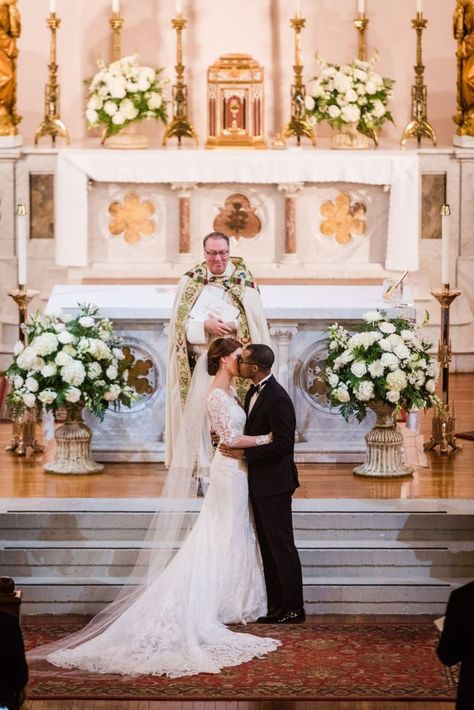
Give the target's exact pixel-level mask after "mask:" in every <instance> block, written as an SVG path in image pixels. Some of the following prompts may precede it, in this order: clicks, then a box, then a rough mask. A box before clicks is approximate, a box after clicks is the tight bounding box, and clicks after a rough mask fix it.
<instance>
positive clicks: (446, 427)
mask: <svg viewBox="0 0 474 710" xmlns="http://www.w3.org/2000/svg"><path fill="white" fill-rule="evenodd" d="M431 293H432V295H433V296H434V297H435V298H436V300H437V301H438V302H439V304H440V305H441V334H440V340H439V345H438V360H439V364H440V366H441V394H442V397H441V398H442V400H443V405H444V407H443V411H441V412H436V413H435V415H434V416H433V421H432V428H431V438H430V440H429V442H428V443H427V444H425V449H434V448H435V446H439V452H440V454H449V453H451V452H450V451H449V447H451V450H452V451H459V450H460V449H462V446H460V445H459V444H457V443H456V435H455V432H454V426H455V421H456V420H455V417H454V413H453V414H450V412H449V363H450V362H451V359H452V350H451V340H450V336H449V311H450V308H451V303H452V302H453V301H454V299H455V298H457V297H458V296H459V294H460V293H461V291H454V290H453V291H451V289H450V288H449V284H444V288H443V290H442V291H441V290H439V291H432V292H431Z"/></svg>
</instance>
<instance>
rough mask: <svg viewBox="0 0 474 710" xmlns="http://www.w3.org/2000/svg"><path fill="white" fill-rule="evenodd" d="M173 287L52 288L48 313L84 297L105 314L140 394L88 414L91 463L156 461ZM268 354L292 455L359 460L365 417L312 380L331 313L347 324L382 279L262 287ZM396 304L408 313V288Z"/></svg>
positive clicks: (372, 303)
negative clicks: (292, 433)
mask: <svg viewBox="0 0 474 710" xmlns="http://www.w3.org/2000/svg"><path fill="white" fill-rule="evenodd" d="M175 290H176V286H175V285H159V286H153V285H142V286H130V285H123V286H122V285H114V286H112V285H78V286H74V285H67V286H55V287H54V289H53V291H52V294H51V296H50V298H49V301H48V304H47V312H50V313H53V312H69V313H73V312H75V311H77V307H78V304H79V303H93V304H95V305H97V306H98V307H99V309H100V315H101V316H104V317H107V318H110V319H111V320H112V321H113V322H114V324H115V327H116V330H117V332H118V334H119V335H120V336H121V337H122V338H123V347H124V349H125V352H126V355H127V357H130V362H131V364H130V368H129V373H130V374H129V377H130V381H131V384H134V385H135V386H136V387H137V389H138V390H139V391H140V392H141V393H142V395H141V397H140V399H139V400H138V401H137V402H135V403H134V405H133V406H132V408H131V409H127V408H122V409H120V410H114V409H113V407H111V408H110V409H109V411H108V412H107V414H106V416H105V419H104V421H103V422H102V423H101V422H99V421H98V420H97V419H95V417H93V416H92V415H90V414H88V416H87V421H88V424H89V426H91V428H92V430H93V433H94V438H93V451H94V457H95V458H96V459H97V460H99V461H133V462H139V461H142V462H153V461H163V460H164V437H165V393H166V367H167V347H168V342H167V332H168V321H169V317H170V312H171V307H172V303H173V298H174V294H175ZM261 293H262V300H263V305H264V308H265V312H266V315H267V318H268V321H269V326H270V334H271V336H272V341H273V348H274V350H275V355H276V360H275V366H274V374H275V376H276V377H277V379H278V380H279V382H280V383H281V384H282V385H283V386H284V387H285V388H286V389H287V390H288V392H289V394H290V396H291V398H292V400H293V402H294V405H295V410H296V425H297V440H296V448H295V455H296V460H297V461H304V462H318V461H325V462H339V461H351V462H352V461H354V462H358V461H362V460H363V458H364V452H365V443H364V435H365V433H366V431H367V429H368V428H369V427H370V426H371V425H372V423H373V419H372V417H371V416H369V417H368V418H367V419H366V420H365V421H364V422H362V424H359V423H357V422H356V421H351V422H349V423H347V422H345V421H344V419H343V418H342V417H341V415H340V414H339V410H338V408H334V407H331V406H330V404H329V402H328V399H327V397H326V393H325V391H324V388H322V387H321V383H320V382H319V380H318V376H319V375H320V373H321V371H322V368H323V366H324V360H325V357H326V354H327V341H326V335H325V330H326V328H327V326H328V325H330V324H332V323H334V322H335V321H337V322H339V323H341V324H342V325H344V326H346V327H348V328H351V326H353V325H354V324H355V323H356V322H358V321H360V320H361V318H362V315H363V314H364V313H365V312H366V311H368V310H373V309H376V308H384V309H386V310H387V309H388V310H389V312H391V311H393V308H395V306H392V307H390V308H387V301H384V300H382V287H381V286H308V285H282V286H270V285H264V286H262V287H261ZM404 298H405V302H404V303H403V304H399V305H398V306H396V308H397V309H402V310H403V312H404V313H405V314H407V315H408V316H409V317H414V308H413V305H412V298H411V293H410V292H409V290H408V289H405V294H404Z"/></svg>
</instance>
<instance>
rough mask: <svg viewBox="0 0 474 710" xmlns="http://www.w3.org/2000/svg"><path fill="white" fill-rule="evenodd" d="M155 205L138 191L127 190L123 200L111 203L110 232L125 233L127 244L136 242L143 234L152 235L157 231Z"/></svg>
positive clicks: (114, 233) (116, 234)
mask: <svg viewBox="0 0 474 710" xmlns="http://www.w3.org/2000/svg"><path fill="white" fill-rule="evenodd" d="M154 213H155V206H154V204H153V202H151V201H150V200H141V199H140V196H139V195H138V194H137V193H136V192H127V194H126V195H125V197H124V199H123V202H118V201H115V202H112V203H111V204H110V205H109V214H110V215H111V217H112V219H111V220H110V222H109V232H110V234H112V235H113V236H114V237H118V236H120V235H121V234H123V237H124V239H125V241H126V242H127V244H136V243H137V242H138V241H140V237H142V236H150V235H151V234H153V232H154V231H155V221H154V219H153V218H152V215H154Z"/></svg>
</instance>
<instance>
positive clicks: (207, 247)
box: [202, 232, 230, 276]
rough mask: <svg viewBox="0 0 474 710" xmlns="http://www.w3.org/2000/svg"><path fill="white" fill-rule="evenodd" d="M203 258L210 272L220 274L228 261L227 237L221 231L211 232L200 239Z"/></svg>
mask: <svg viewBox="0 0 474 710" xmlns="http://www.w3.org/2000/svg"><path fill="white" fill-rule="evenodd" d="M202 245H203V247H204V259H205V260H206V264H207V267H208V269H209V271H210V272H211V274H215V275H216V276H220V275H221V274H223V273H224V271H225V270H226V268H227V264H228V262H229V248H230V246H229V237H227V236H226V235H225V234H222V232H211V233H210V234H208V235H207V236H205V237H204V239H203V241H202Z"/></svg>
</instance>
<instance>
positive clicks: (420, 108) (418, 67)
mask: <svg viewBox="0 0 474 710" xmlns="http://www.w3.org/2000/svg"><path fill="white" fill-rule="evenodd" d="M411 24H412V26H413V29H414V30H415V32H416V64H415V66H414V67H413V68H414V70H415V83H414V84H413V85H412V87H411V119H410V121H409V122H408V123H407V125H406V126H405V129H404V131H403V133H402V138H401V141H400V143H401V145H402V147H403V146H404V145H405V143H406V142H407V140H408V139H409V138H416V140H417V143H418V147H420V145H421V139H422V138H429V139H430V140H431V142H432V143H433V145H436V134H435V132H434V130H433V126H432V125H431V123H430V122H429V121H428V115H427V104H428V101H427V89H426V84H425V79H424V72H425V67H424V64H423V42H422V36H423V30H424V29H426V26H427V24H428V21H427V20H426V19H425V18H424V17H423V13H422V12H417V13H416V17H415V19H413V20H412V21H411Z"/></svg>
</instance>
